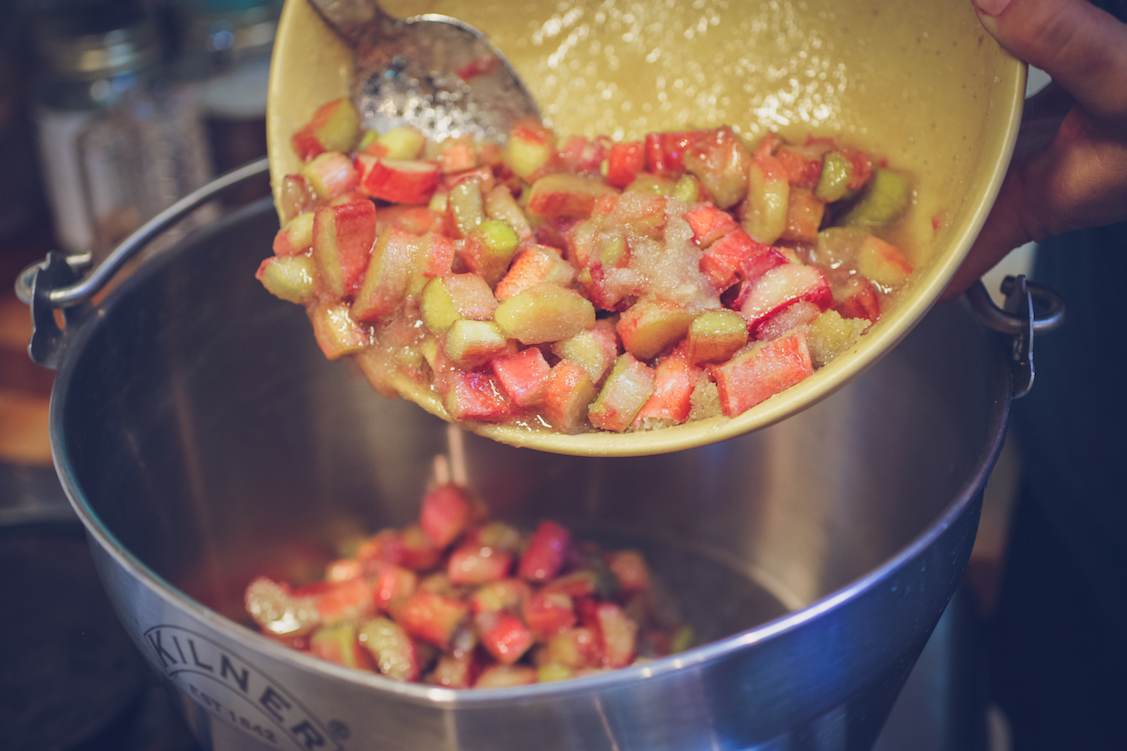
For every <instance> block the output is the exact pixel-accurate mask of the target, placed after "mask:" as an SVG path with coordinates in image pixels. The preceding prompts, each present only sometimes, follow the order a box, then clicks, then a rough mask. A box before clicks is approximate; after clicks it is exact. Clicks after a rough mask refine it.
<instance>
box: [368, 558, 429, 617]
mask: <svg viewBox="0 0 1127 751" xmlns="http://www.w3.org/2000/svg"><path fill="white" fill-rule="evenodd" d="M418 586H419V577H418V576H417V575H416V574H415V572H414V571H410V570H408V569H405V568H400V567H399V566H396V565H394V564H391V563H381V564H380V565H379V566H378V567H377V568H376V574H375V586H374V589H375V603H376V607H377V608H378V609H380V610H383V611H385V612H386V611H390V610H392V609H393V608H394V607H396V606H397V605H398V604H399V603H401V602H402V601H404V600H406V599H407V598H408V597H410V596H411V595H413V594H415V590H416V589H417V588H418Z"/></svg>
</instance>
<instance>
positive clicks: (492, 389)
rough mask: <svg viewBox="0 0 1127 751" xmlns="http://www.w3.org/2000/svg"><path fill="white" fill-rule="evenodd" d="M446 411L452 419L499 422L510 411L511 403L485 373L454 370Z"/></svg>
mask: <svg viewBox="0 0 1127 751" xmlns="http://www.w3.org/2000/svg"><path fill="white" fill-rule="evenodd" d="M445 405H446V411H447V412H448V413H449V414H450V417H451V419H453V420H455V421H458V422H463V421H469V420H472V421H476V422H501V421H503V420H506V419H508V418H509V416H510V415H511V414H512V403H511V402H510V401H509V398H508V397H507V396H505V393H504V391H502V390H501V388H500V387H499V386H498V385H497V381H496V380H494V379H493V378H492V377H491V376H488V375H486V374H485V373H477V372H469V373H457V374H455V375H454V376H453V378H452V379H451V382H450V387H449V391H447V393H446V400H445Z"/></svg>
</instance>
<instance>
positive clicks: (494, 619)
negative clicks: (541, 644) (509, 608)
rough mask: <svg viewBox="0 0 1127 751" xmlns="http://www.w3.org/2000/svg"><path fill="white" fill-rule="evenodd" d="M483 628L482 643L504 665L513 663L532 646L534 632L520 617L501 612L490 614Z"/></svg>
mask: <svg viewBox="0 0 1127 751" xmlns="http://www.w3.org/2000/svg"><path fill="white" fill-rule="evenodd" d="M486 620H487V621H488V623H487V624H486V627H485V628H483V629H481V645H482V646H483V647H485V651H486V652H488V653H489V654H490V655H492V656H493V659H495V660H497V662H499V663H501V664H502V665H512V664H513V663H514V662H516V661H517V660H519V659H520V658H521V657H523V656H524V653H525V652H527V651H528V650H529V649H531V648H532V644H533V642H534V641H535V640H534V639H533V636H532V632H531V631H530V630H529V629H528V627H527V626H525V625H524V623H522V622H521V620H520V618H517V617H516V616H513V615H509V614H508V613H501V614H497V615H492V614H491V615H490V616H489V617H488V618H487V619H486Z"/></svg>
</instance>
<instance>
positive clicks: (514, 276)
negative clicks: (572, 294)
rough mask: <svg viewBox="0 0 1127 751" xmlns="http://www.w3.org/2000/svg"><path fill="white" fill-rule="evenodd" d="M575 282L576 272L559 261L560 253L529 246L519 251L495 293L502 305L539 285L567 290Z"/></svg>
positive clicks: (546, 247)
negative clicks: (552, 285)
mask: <svg viewBox="0 0 1127 751" xmlns="http://www.w3.org/2000/svg"><path fill="white" fill-rule="evenodd" d="M574 280H575V269H574V268H572V266H571V264H569V263H568V262H567V261H565V260H564V259H563V258H561V257H560V254H559V251H557V250H556V249H555V248H550V247H548V246H546V245H537V244H531V245H529V246H528V247H526V248H525V249H524V250H522V251H520V253H519V254H518V255H517V257H516V259H514V260H513V264H512V266H510V267H509V270H508V272H507V273H506V274H505V276H504V278H503V279H501V281H500V282H498V284H497V287H496V289H494V293H495V294H496V295H497V299H498V300H501V301H504V300H508V299H509V298H510V297H514V296H516V295H518V294H520V293H521V292H524V291H525V290H526V289H530V288H532V287H535V286H536V285H538V284H545V283H547V284H558V285H560V286H563V287H566V286H568V285H569V284H571V283H572V281H574Z"/></svg>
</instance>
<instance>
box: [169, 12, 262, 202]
mask: <svg viewBox="0 0 1127 751" xmlns="http://www.w3.org/2000/svg"><path fill="white" fill-rule="evenodd" d="M189 7H190V8H192V12H193V22H192V24H191V32H190V43H189V44H187V45H185V46H184V49H185V52H186V54H188V55H191V54H193V52H195V53H196V54H200V55H202V56H203V60H202V63H203V64H202V66H201V67H202V71H203V75H202V76H201V80H200V82H199V101H200V106H201V108H202V110H203V113H204V121H205V123H206V126H207V134H208V144H209V146H210V148H211V152H212V158H213V163H214V165H215V169H216V171H217V172H226V171H228V170H231V169H234V168H235V167H238V166H239V165H242V164H245V163H246V162H249V161H251V160H252V159H256V158H258V157H261V156H265V155H266V90H267V83H268V80H269V76H270V52H271V50H272V48H273V45H274V34H275V31H276V29H277V21H278V14H279V12H280V10H281V4H280V3H279V2H276V0H193V1H192V2H191V3H190V4H189ZM269 193H270V183H269V178H267V177H266V176H263V177H262V178H261V179H260V180H257V181H254V182H246V183H244V184H243V185H241V186H239V187H238V188H237V189H236V191H234V192H232V193H231V194H230V195H229V197H228V200H230V201H231V202H234V203H245V202H249V201H252V200H254V199H256V198H260V197H262V196H266V195H269Z"/></svg>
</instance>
